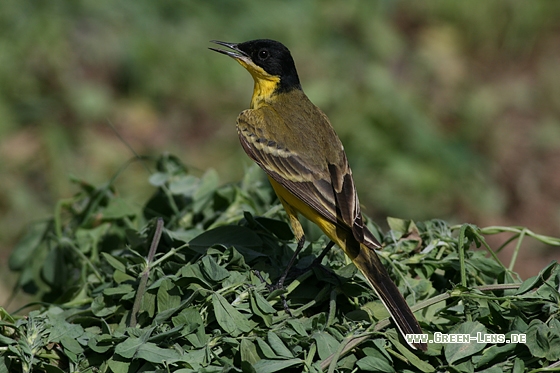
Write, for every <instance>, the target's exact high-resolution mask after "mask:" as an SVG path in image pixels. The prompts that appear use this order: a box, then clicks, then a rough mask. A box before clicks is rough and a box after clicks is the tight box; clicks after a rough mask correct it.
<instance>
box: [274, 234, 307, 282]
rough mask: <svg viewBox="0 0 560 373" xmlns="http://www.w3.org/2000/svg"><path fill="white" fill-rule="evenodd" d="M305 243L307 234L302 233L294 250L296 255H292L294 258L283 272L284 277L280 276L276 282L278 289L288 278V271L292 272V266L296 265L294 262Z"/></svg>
mask: <svg viewBox="0 0 560 373" xmlns="http://www.w3.org/2000/svg"><path fill="white" fill-rule="evenodd" d="M304 244H305V236H304V235H302V236H301V237H300V238H299V240H298V244H297V248H296V251H295V252H294V255H292V258H291V259H290V262H289V263H288V266H287V267H286V270H285V271H284V273H283V274H282V277H280V279H279V280H278V282H277V283H276V288H277V289H282V288H283V287H284V281H285V280H286V277H287V276H288V273H289V272H290V268H292V266H293V265H294V262H295V261H296V258H297V256H298V254H299V252H300V251H301V249H303V245H304Z"/></svg>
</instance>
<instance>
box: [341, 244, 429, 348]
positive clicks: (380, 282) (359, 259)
mask: <svg viewBox="0 0 560 373" xmlns="http://www.w3.org/2000/svg"><path fill="white" fill-rule="evenodd" d="M347 243H348V242H347ZM356 244H357V242H356ZM359 246H360V249H359V253H357V255H356V256H354V255H350V257H351V258H352V257H353V259H352V261H353V262H354V264H355V265H356V267H358V269H359V270H360V271H361V272H362V273H363V274H364V276H365V277H366V279H367V280H368V282H369V284H370V286H371V287H372V288H373V289H374V290H375V292H376V293H377V295H378V296H379V299H381V301H382V302H383V304H384V305H385V308H387V310H388V311H389V313H390V314H391V317H392V318H393V320H394V321H395V323H396V325H397V327H398V328H399V331H400V332H401V334H402V335H403V336H405V335H406V334H422V329H421V328H420V325H419V324H418V321H417V320H416V318H415V317H414V315H413V314H412V311H411V310H410V307H408V304H407V303H406V301H405V300H404V298H403V296H402V295H401V293H400V292H399V289H398V288H397V286H396V285H395V283H394V282H393V281H392V280H391V278H390V277H389V274H388V273H387V270H386V269H385V267H384V266H383V264H382V263H381V260H380V259H379V256H378V255H377V254H376V252H375V250H374V249H372V248H369V247H367V246H366V245H365V244H363V243H362V244H359ZM356 249H357V247H356ZM356 251H357V250H355V251H354V253H356ZM407 342H408V341H407ZM409 344H410V345H411V346H412V347H413V348H418V349H420V350H422V351H426V349H427V348H428V346H427V344H426V343H409Z"/></svg>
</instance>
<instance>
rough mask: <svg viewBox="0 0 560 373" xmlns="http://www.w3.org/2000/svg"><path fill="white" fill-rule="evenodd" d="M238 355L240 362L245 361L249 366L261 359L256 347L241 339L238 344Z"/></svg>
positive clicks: (247, 340) (245, 339)
mask: <svg viewBox="0 0 560 373" xmlns="http://www.w3.org/2000/svg"><path fill="white" fill-rule="evenodd" d="M239 353H240V354H241V361H247V362H249V363H251V364H254V363H256V362H257V361H259V360H260V359H261V358H260V356H259V354H258V352H257V347H256V346H255V344H254V343H253V342H251V341H250V340H249V339H247V338H243V339H241V343H240V344H239Z"/></svg>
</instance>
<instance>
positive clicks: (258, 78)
mask: <svg viewBox="0 0 560 373" xmlns="http://www.w3.org/2000/svg"><path fill="white" fill-rule="evenodd" d="M237 62H239V64H240V65H241V66H243V67H244V68H245V69H246V70H247V71H249V73H251V76H253V80H254V81H255V85H254V87H253V97H251V109H258V108H259V107H260V106H261V105H262V104H263V103H264V102H266V101H268V100H269V99H270V98H271V97H272V95H273V94H274V91H275V90H276V88H277V87H278V84H280V77H279V76H274V75H270V74H269V73H267V72H266V71H264V69H263V68H261V67H259V66H257V65H254V64H248V63H247V62H245V61H243V60H241V59H238V60H237Z"/></svg>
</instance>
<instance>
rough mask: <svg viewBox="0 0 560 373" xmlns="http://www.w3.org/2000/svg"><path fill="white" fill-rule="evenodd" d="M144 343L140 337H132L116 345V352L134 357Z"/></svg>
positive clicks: (125, 356)
mask: <svg viewBox="0 0 560 373" xmlns="http://www.w3.org/2000/svg"><path fill="white" fill-rule="evenodd" d="M144 343H145V342H144V341H143V340H141V339H140V338H136V337H130V338H128V339H126V340H125V341H124V342H121V343H119V344H118V345H117V346H116V347H115V353H116V354H117V355H120V356H122V357H124V358H126V359H132V358H133V357H134V355H135V354H136V352H137V351H138V349H139V348H140V346H142V345H143V344H144Z"/></svg>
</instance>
